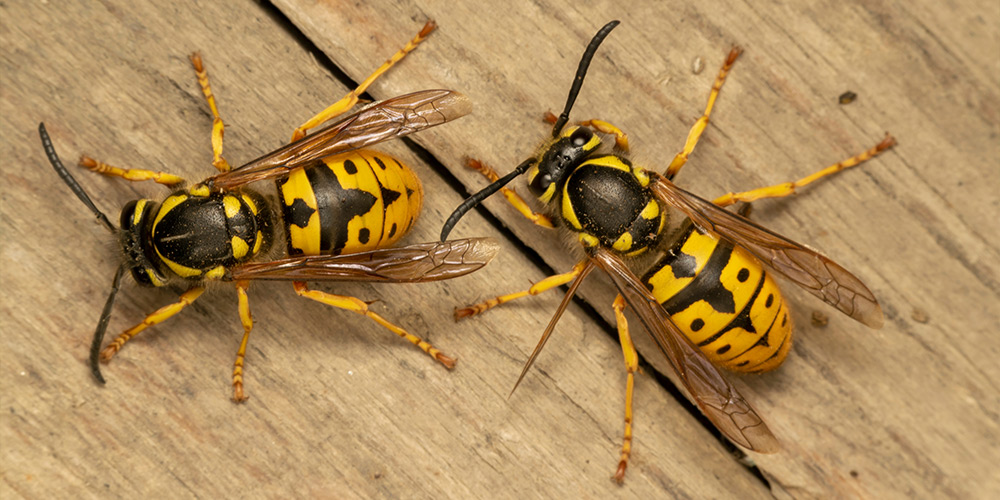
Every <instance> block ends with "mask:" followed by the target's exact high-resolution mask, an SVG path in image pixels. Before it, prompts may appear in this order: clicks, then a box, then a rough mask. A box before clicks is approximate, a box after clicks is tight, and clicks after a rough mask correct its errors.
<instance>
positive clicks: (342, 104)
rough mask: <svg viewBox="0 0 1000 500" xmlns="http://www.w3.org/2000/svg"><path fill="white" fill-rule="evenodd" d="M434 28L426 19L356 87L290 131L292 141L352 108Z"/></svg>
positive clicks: (432, 22) (434, 24) (433, 23)
mask: <svg viewBox="0 0 1000 500" xmlns="http://www.w3.org/2000/svg"><path fill="white" fill-rule="evenodd" d="M435 28H437V24H436V23H435V22H434V21H433V20H432V21H427V24H425V25H424V27H423V29H421V30H420V33H417V36H415V37H413V39H412V40H410V41H409V42H407V43H406V46H404V47H403V48H402V49H399V51H398V52H396V53H395V54H393V55H392V57H390V58H389V59H387V60H386V61H385V62H384V63H382V65H381V66H379V67H378V69H376V70H375V72H373V73H372V74H371V75H368V78H365V80H364V81H363V82H361V84H360V85H358V87H357V88H356V89H354V90H352V91H350V92H348V93H347V95H345V96H344V97H342V98H341V99H340V100H339V101H337V102H335V103H333V104H331V105H330V106H329V107H328V108H326V109H324V110H323V111H320V112H319V114H317V115H316V116H314V117H312V118H310V119H309V120H307V121H306V122H305V123H303V124H302V126H300V127H299V128H297V129H295V132H293V133H292V142H295V141H297V140H299V139H301V138H303V137H305V135H306V132H307V131H308V130H309V129H311V128H314V127H316V126H318V125H321V124H322V123H324V122H326V121H327V120H330V119H332V118H336V117H337V116H340V115H341V114H343V113H344V112H346V111H347V110H349V109H351V108H353V107H354V105H355V104H357V103H358V98H359V97H360V96H361V94H363V93H365V91H366V90H368V86H369V85H371V84H372V83H374V82H375V80H376V79H378V77H380V76H382V74H383V73H385V72H386V71H389V68H391V67H393V66H394V65H395V64H396V63H398V62H399V61H400V60H401V59H403V58H404V57H406V55H407V54H409V53H410V52H413V50H414V49H416V48H417V45H419V44H420V42H422V41H424V39H425V38H427V35H430V34H431V32H432V31H434V29H435Z"/></svg>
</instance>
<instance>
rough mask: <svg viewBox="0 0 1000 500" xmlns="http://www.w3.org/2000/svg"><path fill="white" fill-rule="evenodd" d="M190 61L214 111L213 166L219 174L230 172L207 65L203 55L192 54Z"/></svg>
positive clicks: (202, 90) (209, 105)
mask: <svg viewBox="0 0 1000 500" xmlns="http://www.w3.org/2000/svg"><path fill="white" fill-rule="evenodd" d="M190 59H191V65H192V66H194V71H195V73H196V74H197V75H198V85H200V86H201V92H202V94H205V100H206V101H208V107H209V109H211V110H212V117H213V118H212V165H213V166H215V168H216V169H218V171H219V172H228V171H229V170H230V167H229V163H228V162H227V161H226V159H225V158H223V157H222V135H223V133H224V132H225V130H224V126H223V124H222V117H221V116H219V108H218V107H217V106H216V105H215V95H214V94H212V86H211V85H209V83H208V71H206V70H205V65H204V64H202V61H201V54H199V53H197V52H195V53H193V54H191V56H190Z"/></svg>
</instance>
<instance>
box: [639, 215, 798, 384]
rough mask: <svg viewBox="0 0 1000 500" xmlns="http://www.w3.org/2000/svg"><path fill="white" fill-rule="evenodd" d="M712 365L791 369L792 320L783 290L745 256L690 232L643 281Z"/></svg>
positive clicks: (753, 369)
mask: <svg viewBox="0 0 1000 500" xmlns="http://www.w3.org/2000/svg"><path fill="white" fill-rule="evenodd" d="M643 281H644V282H645V283H646V285H647V286H648V287H649V288H650V290H652V292H653V296H654V297H656V300H657V301H659V302H660V303H661V304H663V307H664V309H666V311H667V313H668V314H670V316H671V317H672V318H673V320H674V323H676V324H677V326H678V327H680V329H681V331H683V332H684V334H685V335H687V336H688V338H689V339H691V342H692V343H694V344H695V345H696V346H698V348H699V349H701V350H702V352H703V353H704V354H705V356H706V357H707V358H708V359H709V360H710V361H712V362H713V363H715V364H717V365H719V366H722V367H725V368H727V369H730V370H733V371H740V372H760V371H767V370H771V369H773V368H776V367H777V366H778V365H780V364H781V362H782V361H784V359H785V356H786V355H787V354H788V350H789V348H790V347H791V344H792V338H791V333H792V319H791V318H790V317H789V315H788V307H787V305H786V303H785V301H784V299H783V298H782V296H781V292H780V290H778V287H777V285H776V284H775V282H774V280H773V279H772V278H771V276H770V275H769V274H768V273H767V272H766V271H765V270H764V268H763V267H762V266H761V263H760V261H758V260H757V259H756V258H754V257H753V256H751V255H750V254H748V253H747V252H746V251H745V250H743V249H741V248H739V247H734V246H733V245H731V244H730V243H728V242H726V241H722V240H720V239H719V238H718V237H717V236H715V235H713V234H703V233H700V232H698V231H696V230H694V228H693V226H690V224H689V228H688V229H687V230H685V231H684V233H683V235H682V236H681V237H680V238H679V239H678V241H677V243H675V244H674V246H673V248H671V249H670V252H668V253H667V255H666V256H664V258H663V259H662V260H660V261H659V262H657V263H656V265H654V266H653V268H652V269H651V270H650V271H649V272H648V273H647V274H646V276H645V277H644V278H643Z"/></svg>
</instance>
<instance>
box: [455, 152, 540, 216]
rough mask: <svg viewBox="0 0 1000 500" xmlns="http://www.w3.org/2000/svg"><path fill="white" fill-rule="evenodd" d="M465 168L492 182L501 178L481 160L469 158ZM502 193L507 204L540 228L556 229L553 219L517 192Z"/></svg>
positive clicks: (502, 190)
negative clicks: (534, 207) (533, 207)
mask: <svg viewBox="0 0 1000 500" xmlns="http://www.w3.org/2000/svg"><path fill="white" fill-rule="evenodd" d="M465 166H466V167H468V168H471V169H472V170H475V171H476V172H479V173H480V174H482V175H483V177H486V178H487V179H489V181H490V182H496V180H497V179H499V178H500V176H499V175H497V172H496V170H493V168H492V167H490V166H489V165H487V164H485V163H483V162H481V161H479V160H476V159H473V158H469V159H468V160H466V163H465ZM500 192H501V193H503V197H504V198H506V199H507V203H510V205H511V206H512V207H514V209H515V210H517V211H518V213H520V214H521V215H523V216H524V218H526V219H528V220H530V221H531V222H534V223H535V224H536V225H538V226H542V227H547V228H549V229H552V228H554V227H555V224H553V223H552V219H551V218H550V217H549V216H548V215H545V214H542V213H538V212H535V211H534V210H532V209H531V206H530V205H528V202H526V201H524V198H521V195H519V194H517V191H514V190H513V189H511V188H506V187H503V188H500Z"/></svg>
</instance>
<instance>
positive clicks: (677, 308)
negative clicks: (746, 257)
mask: <svg viewBox="0 0 1000 500" xmlns="http://www.w3.org/2000/svg"><path fill="white" fill-rule="evenodd" d="M732 253H733V246H732V245H729V244H726V243H725V242H723V241H720V242H719V244H718V245H717V246H716V247H715V250H713V251H712V255H711V256H710V257H709V258H708V262H706V263H705V267H703V268H702V269H701V273H699V274H698V275H697V276H695V278H694V279H693V280H691V282H690V283H688V284H687V286H685V287H684V288H683V289H681V290H680V291H678V292H677V294H676V295H674V296H673V297H670V298H669V299H667V301H666V302H664V303H663V308H664V309H666V310H667V312H668V313H670V315H674V314H677V313H679V312H681V311H683V310H685V309H687V308H688V307H691V305H692V304H694V303H695V302H698V301H699V300H704V301H705V302H708V304H709V305H710V306H712V309H715V310H716V311H718V312H721V313H728V314H732V313H734V312H736V301H735V299H733V293H732V292H730V291H729V290H728V289H726V287H724V286H722V270H723V269H725V268H726V264H727V263H728V262H729V257H730V255H732ZM680 255H684V254H680ZM757 290H758V291H759V290H760V288H759V285H758V289H757ZM755 294H756V292H755Z"/></svg>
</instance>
